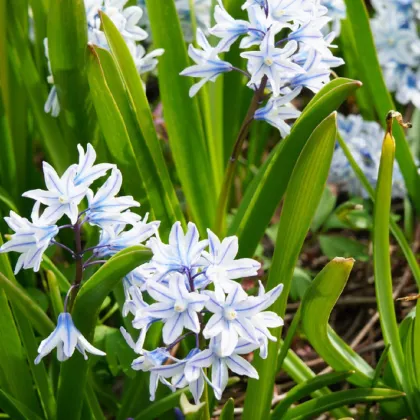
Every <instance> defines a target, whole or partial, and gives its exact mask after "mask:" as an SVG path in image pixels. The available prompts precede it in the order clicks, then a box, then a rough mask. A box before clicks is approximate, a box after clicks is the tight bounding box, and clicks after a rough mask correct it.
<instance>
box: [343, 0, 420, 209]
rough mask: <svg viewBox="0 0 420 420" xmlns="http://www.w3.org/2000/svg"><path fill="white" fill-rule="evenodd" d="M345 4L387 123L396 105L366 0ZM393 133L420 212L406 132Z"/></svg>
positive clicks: (419, 182)
mask: <svg viewBox="0 0 420 420" xmlns="http://www.w3.org/2000/svg"><path fill="white" fill-rule="evenodd" d="M345 1H346V6H347V16H348V22H349V23H350V26H351V29H352V32H353V37H354V40H355V44H356V45H357V51H358V53H359V63H360V65H361V66H363V69H364V71H363V74H362V75H361V77H363V80H362V81H363V83H364V84H365V85H366V87H367V88H368V89H369V92H370V96H371V98H372V100H373V103H374V104H375V108H376V112H377V113H378V115H379V117H380V119H381V121H383V118H384V117H385V115H386V114H387V113H388V111H389V110H390V109H395V105H394V103H393V101H392V98H391V95H390V93H389V91H388V89H387V87H386V84H385V80H384V78H383V75H382V71H381V67H380V65H379V60H378V56H377V53H376V49H375V43H374V40H373V36H372V32H371V29H370V25H369V15H368V11H367V9H366V5H365V2H364V1H363V0H345ZM393 132H394V136H395V140H396V142H397V150H396V158H397V161H398V165H399V167H400V169H401V173H402V174H403V176H404V181H405V185H406V187H407V190H408V192H409V194H410V196H411V198H412V199H413V201H414V204H415V206H416V209H417V211H419V212H420V176H419V174H418V172H417V168H416V165H415V163H414V160H413V156H412V155H411V152H410V148H409V146H408V143H407V141H406V139H405V136H404V131H403V129H402V128H401V127H400V126H395V127H394V130H393Z"/></svg>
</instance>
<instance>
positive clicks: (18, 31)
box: [8, 19, 76, 173]
mask: <svg viewBox="0 0 420 420" xmlns="http://www.w3.org/2000/svg"><path fill="white" fill-rule="evenodd" d="M8 33H9V36H10V39H11V40H12V43H13V45H14V46H15V48H11V49H10V58H11V60H12V62H13V63H14V65H15V67H16V68H17V69H18V70H19V72H20V74H23V75H25V77H23V78H22V81H23V84H24V86H25V89H26V92H27V94H28V99H29V102H30V105H31V111H32V113H33V116H34V119H35V122H36V125H37V127H38V128H39V130H40V133H41V137H40V140H41V142H42V144H43V146H44V147H45V151H46V152H47V154H48V157H49V160H50V162H51V164H52V165H53V166H54V168H55V169H56V170H57V171H58V172H59V173H63V172H64V171H65V170H66V169H67V168H68V167H69V166H70V164H71V163H72V161H73V157H75V155H76V151H75V150H74V148H73V147H72V145H70V144H67V143H66V142H65V141H63V136H62V133H61V131H60V128H59V126H58V121H57V120H56V119H54V118H52V117H51V116H50V115H48V114H46V113H45V112H44V103H45V101H46V100H47V98H48V91H47V89H46V88H45V83H44V82H43V81H42V80H41V78H40V75H39V72H38V70H37V68H36V66H35V63H34V61H33V58H32V55H31V51H30V49H29V43H28V42H27V40H26V39H25V37H24V33H23V28H22V26H21V24H20V23H19V22H18V21H17V20H16V19H14V20H13V21H12V24H11V25H8Z"/></svg>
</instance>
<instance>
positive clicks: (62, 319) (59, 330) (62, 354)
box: [35, 312, 105, 364]
mask: <svg viewBox="0 0 420 420" xmlns="http://www.w3.org/2000/svg"><path fill="white" fill-rule="evenodd" d="M55 347H57V359H58V360H59V361H60V362H62V361H64V360H67V359H68V358H70V357H71V356H73V353H74V350H75V349H76V348H77V350H79V352H80V353H82V355H83V357H84V358H85V360H87V358H88V357H87V354H86V352H89V353H92V354H95V355H97V356H105V353H104V352H103V351H101V350H98V349H97V348H95V347H93V346H92V344H90V343H89V342H88V341H87V340H86V338H85V337H83V335H82V334H81V333H80V331H79V330H78V329H77V328H76V327H75V326H74V324H73V320H72V318H71V315H70V314H69V313H68V312H63V313H61V314H60V315H59V316H58V321H57V327H56V328H55V330H54V331H53V332H52V333H51V334H50V335H49V336H48V337H47V338H46V339H45V340H42V341H41V344H40V346H39V348H38V353H39V354H38V356H37V358H36V359H35V364H38V363H39V362H40V361H41V359H42V358H43V357H45V356H46V355H47V354H49V353H51V351H52V350H53V349H54V348H55Z"/></svg>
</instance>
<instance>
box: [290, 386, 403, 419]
mask: <svg viewBox="0 0 420 420" xmlns="http://www.w3.org/2000/svg"><path fill="white" fill-rule="evenodd" d="M403 396H404V394H403V393H402V392H400V391H394V390H392V389H383V388H363V389H350V390H347V391H338V392H334V393H333V394H330V395H326V396H323V397H319V398H314V399H312V400H310V401H307V402H304V403H303V404H300V405H298V406H297V407H295V408H292V409H290V410H289V411H288V412H287V413H286V415H285V416H284V417H283V419H282V420H292V419H305V418H315V417H317V416H319V415H320V414H324V413H326V412H328V411H331V410H332V409H334V408H337V407H342V406H344V405H348V404H357V403H369V402H372V401H374V402H381V401H388V400H392V399H395V398H401V397H403Z"/></svg>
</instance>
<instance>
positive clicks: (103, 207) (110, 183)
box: [85, 168, 140, 229]
mask: <svg viewBox="0 0 420 420" xmlns="http://www.w3.org/2000/svg"><path fill="white" fill-rule="evenodd" d="M121 186H122V174H121V171H120V170H119V169H117V168H113V170H112V173H111V176H110V177H109V178H108V179H107V180H106V182H105V183H104V184H103V185H102V187H101V188H99V190H98V191H97V192H96V194H95V195H94V194H93V192H92V191H91V190H88V191H87V194H86V195H87V199H88V211H87V212H86V217H85V220H86V221H88V222H89V223H90V224H92V225H97V226H99V227H101V228H102V229H108V228H110V226H112V225H115V224H134V223H137V222H138V221H139V220H140V217H139V216H137V215H136V214H134V213H131V212H126V210H127V209H129V208H130V207H139V206H140V204H139V203H138V202H137V201H135V200H134V199H133V197H132V196H123V197H116V195H117V194H118V192H119V191H120V189H121Z"/></svg>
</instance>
